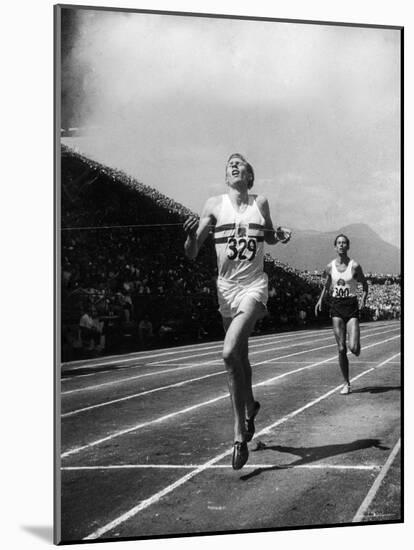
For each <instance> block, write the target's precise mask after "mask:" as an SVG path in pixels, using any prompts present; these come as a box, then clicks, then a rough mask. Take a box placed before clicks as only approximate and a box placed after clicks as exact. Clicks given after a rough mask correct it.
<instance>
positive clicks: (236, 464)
mask: <svg viewBox="0 0 414 550" xmlns="http://www.w3.org/2000/svg"><path fill="white" fill-rule="evenodd" d="M248 458H249V449H248V447H247V441H241V442H240V441H235V442H234V446H233V458H232V463H231V465H232V467H233V470H240V469H241V468H243V466H244V465H245V464H246V462H247V459H248Z"/></svg>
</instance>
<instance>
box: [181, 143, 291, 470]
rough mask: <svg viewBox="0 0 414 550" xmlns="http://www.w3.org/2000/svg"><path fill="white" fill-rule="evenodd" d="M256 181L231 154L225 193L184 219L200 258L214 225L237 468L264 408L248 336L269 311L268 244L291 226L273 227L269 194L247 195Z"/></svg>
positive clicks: (284, 237) (188, 248)
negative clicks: (256, 390) (265, 268)
mask: <svg viewBox="0 0 414 550" xmlns="http://www.w3.org/2000/svg"><path fill="white" fill-rule="evenodd" d="M253 182H254V172H253V168H252V166H251V165H250V164H249V163H248V162H247V161H246V160H245V158H244V157H243V156H242V155H240V154H238V153H235V154H233V155H231V156H230V158H229V160H228V161H227V164H226V183H227V185H228V190H227V193H226V194H224V195H219V196H215V197H211V198H210V199H208V200H207V202H206V204H205V206H204V208H203V212H202V214H201V217H200V219H198V218H196V217H191V218H189V219H188V220H186V222H185V223H184V230H185V231H186V233H187V239H186V242H185V245H184V249H185V253H186V255H187V256H188V257H189V258H191V259H195V258H196V257H197V254H198V252H199V250H200V248H201V246H202V244H203V243H204V241H205V239H206V238H207V236H208V234H209V232H210V228H211V227H214V243H215V247H216V253H217V267H218V279H217V294H218V300H219V311H220V313H221V315H222V318H223V325H224V329H225V331H226V336H225V339H224V347H223V360H224V364H225V367H226V370H227V375H228V376H227V379H228V386H229V393H230V398H231V402H232V407H233V415H234V446H233V459H232V465H233V468H234V469H235V470H238V469H240V468H242V467H243V466H244V464H245V463H246V462H247V459H248V456H249V451H248V447H247V442H248V441H250V440H251V439H252V438H253V434H254V430H255V427H254V418H255V416H256V414H257V413H258V411H259V408H260V404H259V403H258V401H255V399H254V397H253V390H252V369H251V366H250V363H249V357H248V339H249V336H250V334H251V332H252V330H253V328H254V325H255V324H256V321H257V320H258V319H261V318H262V317H263V316H264V315H265V314H266V303H267V297H268V290H267V275H266V274H265V273H264V272H263V254H264V252H263V248H264V243H265V242H266V243H268V244H276V243H277V242H279V241H280V242H283V243H287V242H288V241H289V239H290V237H291V231H290V230H289V229H286V228H282V227H279V228H278V229H277V230H274V228H273V223H272V220H271V217H270V209H269V203H268V201H267V199H266V198H265V197H263V196H260V195H252V194H249V189H251V187H252V186H253Z"/></svg>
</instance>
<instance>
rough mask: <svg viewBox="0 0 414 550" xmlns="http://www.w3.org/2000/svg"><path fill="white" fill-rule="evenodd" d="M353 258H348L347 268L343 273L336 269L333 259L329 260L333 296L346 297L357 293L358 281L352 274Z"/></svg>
mask: <svg viewBox="0 0 414 550" xmlns="http://www.w3.org/2000/svg"><path fill="white" fill-rule="evenodd" d="M353 265H354V260H349V262H348V265H347V268H346V269H345V271H344V272H343V273H341V272H340V271H338V268H337V267H336V263H335V260H332V262H331V278H332V289H333V294H332V296H333V297H334V298H348V297H355V296H356V295H357V287H358V283H357V281H356V280H355V279H354V277H353V274H352V268H353Z"/></svg>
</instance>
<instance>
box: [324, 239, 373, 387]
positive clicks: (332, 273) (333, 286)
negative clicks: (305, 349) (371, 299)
mask: <svg viewBox="0 0 414 550" xmlns="http://www.w3.org/2000/svg"><path fill="white" fill-rule="evenodd" d="M349 244H350V243H349V239H348V237H347V236H346V235H342V234H341V235H338V236H337V237H336V239H335V242H334V246H335V247H336V251H337V253H338V258H336V259H335V260H332V262H330V263H329V264H328V265H327V267H326V271H325V275H326V280H325V285H324V287H323V290H322V293H321V295H320V297H319V300H318V302H317V304H316V306H315V315H316V316H317V315H318V313H319V311H321V309H322V300H323V297H324V296H325V293H329V291H330V290H332V295H331V300H330V314H331V318H332V326H333V331H334V334H335V338H336V342H337V344H338V359H339V367H340V369H341V373H342V376H343V378H344V385H343V387H342V389H341V394H342V395H348V394H349V393H351V385H350V382H349V362H348V356H347V347H346V338H347V333H348V336H349V349H350V351H351V352H352V353H353V354H354V355H356V356H358V355H359V354H360V352H361V344H360V333H359V310H360V309H362V308H363V307H365V302H366V299H367V295H368V284H367V281H366V279H365V275H364V273H363V271H362V267H361V266H360V265H359V264H358V263H357V262H356V261H355V260H351V259H350V258H349V257H348V250H349ZM358 283H361V284H362V298H361V303H360V304H358V298H357V287H358Z"/></svg>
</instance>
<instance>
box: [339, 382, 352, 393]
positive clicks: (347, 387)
mask: <svg viewBox="0 0 414 550" xmlns="http://www.w3.org/2000/svg"><path fill="white" fill-rule="evenodd" d="M339 393H340V394H341V395H349V394H350V393H351V384H344V385H343V387H342V390H341V391H340V392H339Z"/></svg>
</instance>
